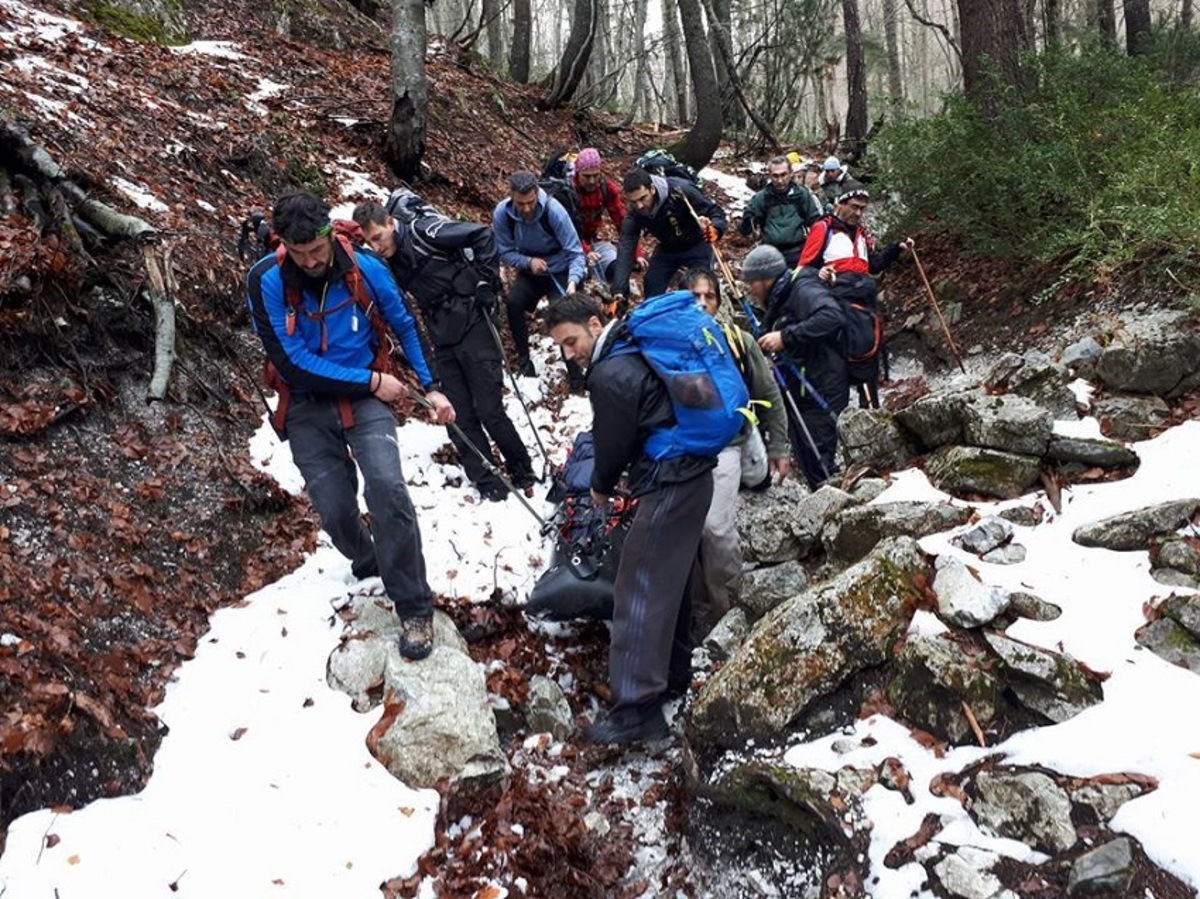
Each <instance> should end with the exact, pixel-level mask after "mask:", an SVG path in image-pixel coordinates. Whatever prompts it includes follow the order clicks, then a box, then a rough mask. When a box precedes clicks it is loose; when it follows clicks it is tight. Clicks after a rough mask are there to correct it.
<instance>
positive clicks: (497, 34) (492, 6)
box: [480, 0, 504, 67]
mask: <svg viewBox="0 0 1200 899" xmlns="http://www.w3.org/2000/svg"><path fill="white" fill-rule="evenodd" d="M481 6H482V8H483V12H482V13H481V15H482V21H481V22H480V24H481V25H482V26H483V28H484V33H485V34H486V35H487V48H488V62H490V63H491V64H492V65H493V66H497V67H499V66H501V65H503V63H504V30H503V25H504V23H503V22H502V21H501V20H500V15H501V10H502V8H503V7H502V6H501V4H500V0H482V3H481Z"/></svg>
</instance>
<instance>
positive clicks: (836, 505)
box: [792, 485, 864, 557]
mask: <svg viewBox="0 0 1200 899" xmlns="http://www.w3.org/2000/svg"><path fill="white" fill-rule="evenodd" d="M863 502H864V500H863V499H861V498H860V497H857V496H851V495H850V494H849V493H847V492H846V491H845V490H839V489H838V488H837V487H832V486H829V485H826V486H824V487H822V488H820V489H819V490H818V491H817V492H816V493H810V494H808V495H807V496H805V497H804V498H803V499H801V500H800V502H799V503H797V504H796V508H795V511H794V513H793V518H792V529H793V531H794V533H795V534H796V537H797V538H798V539H799V541H800V546H801V548H802V549H803V553H802V557H804V556H807V555H809V554H810V553H811V552H812V551H813V549H815V548H816V547H817V546H818V545H819V544H820V542H821V533H822V531H823V530H824V528H825V522H827V521H829V520H830V519H831V518H833V517H834V516H836V515H838V514H839V513H840V512H842V510H844V509H849V508H850V507H851V506H857V505H861V504H862V503H863Z"/></svg>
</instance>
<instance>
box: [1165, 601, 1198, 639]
mask: <svg viewBox="0 0 1200 899" xmlns="http://www.w3.org/2000/svg"><path fill="white" fill-rule="evenodd" d="M1162 613H1163V615H1165V616H1167V617H1168V618H1171V619H1172V620H1174V621H1175V622H1176V623H1178V624H1179V625H1180V626H1181V627H1183V628H1185V629H1186V630H1187V631H1188V632H1189V633H1190V634H1191V635H1192V636H1193V637H1195V638H1196V639H1197V640H1200V596H1171V597H1168V599H1167V601H1166V602H1164V603H1163V604H1162Z"/></svg>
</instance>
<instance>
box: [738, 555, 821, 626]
mask: <svg viewBox="0 0 1200 899" xmlns="http://www.w3.org/2000/svg"><path fill="white" fill-rule="evenodd" d="M807 588H808V575H807V574H806V573H805V571H804V566H803V565H801V564H800V563H799V562H795V561H793V562H783V563H781V564H779V565H768V566H765V567H763V568H756V569H754V570H753V571H747V572H746V573H745V574H743V575H742V587H741V590H740V591H738V598H737V604H738V608H740V609H743V610H745V612H746V617H747V618H749V619H750V620H751V621H757V620H758V619H759V618H762V617H763V615H766V614H767V612H769V611H771V610H772V609H773V608H775V607H776V606H777V605H779V604H780V603H781V602H783V601H784V600H788V599H791V598H792V597H793V596H799V595H800V594H801V593H803V592H804V591H805V590H806V589H807Z"/></svg>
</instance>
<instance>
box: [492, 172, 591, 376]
mask: <svg viewBox="0 0 1200 899" xmlns="http://www.w3.org/2000/svg"><path fill="white" fill-rule="evenodd" d="M508 189H509V196H508V198H507V199H504V200H501V201H500V202H499V203H498V204H497V205H496V209H495V211H494V212H493V213H492V230H493V231H494V232H495V235H496V249H497V250H499V252H500V261H501V262H502V263H503V264H504V265H507V266H510V267H511V268H513V269H515V270H516V272H517V277H516V280H515V281H513V283H512V286H511V287H510V288H509V291H508V300H507V303H506V305H507V310H508V327H509V330H510V331H511V332H512V337H513V343H514V344H515V345H516V350H517V367H518V373H519V374H521V375H522V376H524V377H534V376H535V375H536V374H537V372H536V371H535V370H534V367H533V363H532V362H530V360H529V326H528V324H527V323H526V321H525V316H526V314H527V313H529V312H532V311H533V310H534V309H536V308H537V304H538V303H539V302H541V300H542V298H543V297H560V296H564V295H566V294H572V293H574V292H575V289H576V288H577V287H579V285H580V284H582V283H583V279H584V278H585V277H586V276H587V259H586V257H585V256H584V252H583V244H581V243H580V242H579V235H578V234H577V233H575V226H574V225H573V224H572V223H571V216H570V214H569V213H568V212H567V210H566V209H564V208H563V205H562V204H561V203H559V202H558V200H556V199H554V198H553V197H550V196H547V195H546V192H545V191H544V190H542V189H541V188H540V187H538V183H537V177H536V176H535V175H534V174H533V172H514V173H513V175H512V177H510V178H509V179H508ZM572 380H573V381H574V380H577V372H572Z"/></svg>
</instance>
